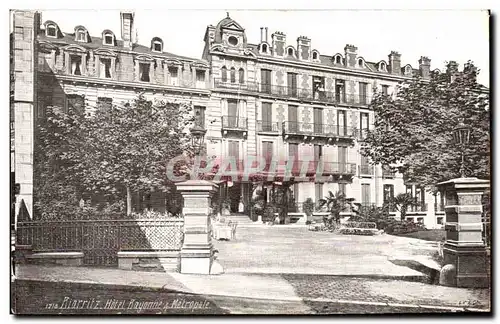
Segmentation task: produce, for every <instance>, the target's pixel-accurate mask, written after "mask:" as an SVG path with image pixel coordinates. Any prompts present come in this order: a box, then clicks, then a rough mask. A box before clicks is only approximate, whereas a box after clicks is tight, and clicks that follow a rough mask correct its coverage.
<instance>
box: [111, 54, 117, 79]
mask: <svg viewBox="0 0 500 324" xmlns="http://www.w3.org/2000/svg"><path fill="white" fill-rule="evenodd" d="M109 72H110V73H111V79H113V80H116V79H118V78H117V77H116V57H112V58H111V67H110V69H109Z"/></svg>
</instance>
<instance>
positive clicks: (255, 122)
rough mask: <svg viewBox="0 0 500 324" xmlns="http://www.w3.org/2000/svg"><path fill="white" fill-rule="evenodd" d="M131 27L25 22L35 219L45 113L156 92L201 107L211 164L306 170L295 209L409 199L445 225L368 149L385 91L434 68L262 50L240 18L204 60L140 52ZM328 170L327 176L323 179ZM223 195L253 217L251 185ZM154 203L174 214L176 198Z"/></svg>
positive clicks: (282, 47) (21, 166)
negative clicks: (364, 151)
mask: <svg viewBox="0 0 500 324" xmlns="http://www.w3.org/2000/svg"><path fill="white" fill-rule="evenodd" d="M117 19H118V17H117ZM119 19H120V20H121V31H120V33H119V35H118V34H115V32H114V31H111V30H108V29H104V30H103V31H102V33H101V34H100V35H90V34H89V33H88V31H87V29H86V28H85V26H75V28H74V30H70V31H62V30H60V28H59V26H58V25H57V23H56V22H53V21H45V22H42V20H41V14H40V13H37V12H33V11H16V12H14V13H13V31H12V35H11V136H12V139H13V140H12V145H11V161H12V166H13V168H12V169H11V172H13V174H14V177H15V182H16V183H19V184H20V185H21V192H20V195H19V197H18V198H19V199H18V202H19V201H21V200H23V201H24V204H25V205H26V208H27V209H28V211H29V213H30V214H31V213H32V190H33V189H32V184H33V155H32V147H33V145H34V143H35V139H34V136H35V135H34V134H35V132H34V125H35V123H36V120H37V118H43V117H44V112H45V109H46V108H47V107H48V106H60V107H64V108H65V109H83V107H86V108H87V109H101V108H103V107H104V108H105V107H106V106H108V105H113V104H116V105H120V104H122V103H124V102H127V101H130V100H133V99H134V98H136V97H137V95H138V93H144V95H145V96H146V97H147V98H150V99H153V100H154V99H160V100H165V99H167V100H169V101H178V102H185V103H189V104H190V105H192V106H193V108H194V109H193V111H194V113H195V114H196V115H197V121H198V126H199V127H202V128H203V129H205V130H206V134H205V142H206V147H205V149H206V154H207V156H212V157H217V158H220V159H222V160H224V159H225V158H227V157H232V158H234V159H235V160H236V161H245V160H248V159H249V157H258V158H261V157H262V158H263V159H264V160H265V161H268V162H271V160H274V161H278V162H281V161H283V162H286V161H287V160H288V159H289V157H292V158H293V159H294V160H295V161H296V162H299V164H300V161H304V163H305V164H306V165H307V167H306V173H305V175H303V176H302V177H300V176H298V174H295V171H293V172H294V175H297V176H296V177H294V178H293V184H292V185H291V187H290V189H291V190H290V199H289V201H291V202H292V204H293V205H294V206H297V207H296V208H297V209H298V210H297V211H300V209H301V207H300V206H301V204H302V202H304V201H305V200H306V199H307V198H311V199H312V200H313V201H316V202H317V201H318V200H319V199H320V198H323V197H324V196H325V195H327V193H328V191H333V192H337V191H340V192H343V193H345V194H346V196H348V197H352V198H354V199H355V201H356V202H359V203H361V204H362V205H364V206H370V205H375V206H381V205H382V204H383V203H384V202H386V201H388V200H389V199H390V197H393V196H395V195H397V194H398V193H401V192H408V193H410V194H411V195H412V196H413V197H415V199H416V201H418V206H415V207H411V208H410V210H409V211H408V213H407V216H406V217H407V219H411V220H413V221H415V222H422V223H424V224H425V225H426V226H427V227H428V228H436V227H440V226H441V225H442V224H444V222H445V220H444V211H443V209H442V208H441V206H442V204H441V199H440V197H439V195H437V196H434V195H432V194H431V193H429V192H426V191H425V190H424V188H421V187H419V186H418V184H414V183H408V182H405V179H404V178H403V175H401V174H398V173H395V174H394V173H391V172H389V171H388V170H387V169H386V168H384V167H383V166H380V165H372V164H371V163H370V161H369V160H368V159H367V158H365V157H363V156H362V155H361V154H360V145H359V141H360V140H362V139H363V137H364V136H366V131H367V130H368V129H370V128H371V127H372V126H373V121H374V113H373V111H372V110H370V108H369V104H370V101H371V99H372V97H373V95H374V93H375V92H377V91H379V92H382V93H384V94H387V95H392V93H393V92H394V91H395V88H396V86H397V85H398V83H400V82H402V81H404V80H408V79H410V78H412V77H413V76H414V75H415V74H419V75H421V76H422V77H423V78H429V74H430V73H431V70H430V59H429V58H427V57H421V58H420V60H419V66H418V67H412V66H411V65H409V64H403V63H402V61H401V54H399V53H397V52H395V51H392V52H390V53H389V55H388V57H387V59H382V58H381V59H379V60H375V61H372V60H369V59H368V58H366V59H365V58H364V57H363V56H362V55H361V54H362V53H359V52H358V49H357V47H356V46H354V45H349V44H348V45H346V46H345V47H344V49H343V51H339V52H338V53H336V54H334V55H324V54H321V52H320V50H321V49H316V48H315V47H314V46H313V42H312V40H311V39H309V38H308V37H305V36H300V37H298V38H297V39H296V40H294V41H293V42H290V40H287V38H286V34H285V33H283V32H274V33H272V34H270V35H269V34H268V29H267V28H261V37H260V40H251V41H250V40H247V38H246V34H245V29H244V28H243V26H241V25H240V24H238V22H236V21H235V20H233V19H232V18H230V17H229V15H228V16H227V17H225V18H224V19H222V20H221V21H219V22H218V23H217V24H216V25H215V26H214V25H209V26H208V27H207V28H206V31H205V35H204V42H205V46H204V50H203V53H202V55H201V57H200V58H189V57H184V56H181V55H177V54H172V53H169V52H168V41H166V42H165V43H164V41H163V40H162V39H160V38H158V37H155V38H153V39H152V40H151V41H150V43H149V44H147V45H140V44H137V43H136V42H135V39H134V38H135V37H134V35H135V25H134V13H132V12H121V13H120V17H119ZM200 32H201V31H200ZM325 50H326V49H325ZM30 150H31V151H30ZM30 152H31V153H30ZM318 164H321V165H322V170H321V171H322V172H321V176H316V170H317V167H318ZM279 168H280V167H278V169H279ZM294 170H295V168H294ZM220 185H221V188H223V191H224V193H225V194H226V195H227V196H228V197H230V198H231V209H232V211H233V212H238V210H239V211H241V205H243V212H244V213H248V211H249V201H250V199H251V194H252V193H251V185H250V183H249V182H245V181H239V182H227V181H226V182H222V183H221V184H220ZM138 199H140V198H138ZM148 199H149V203H150V204H152V206H154V207H158V208H160V209H161V208H165V207H164V206H165V204H164V202H165V201H166V199H167V197H165V195H164V194H162V193H156V194H153V195H152V196H150V197H148ZM18 205H19V204H18ZM161 206H163V207H161Z"/></svg>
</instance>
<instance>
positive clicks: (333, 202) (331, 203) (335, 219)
mask: <svg viewBox="0 0 500 324" xmlns="http://www.w3.org/2000/svg"><path fill="white" fill-rule="evenodd" d="M353 202H354V198H347V197H346V195H345V194H344V193H342V192H340V191H339V192H337V193H335V194H334V193H333V192H331V191H328V196H326V197H325V198H324V199H320V200H319V204H320V207H323V206H326V207H327V209H328V211H329V213H330V215H329V217H328V218H326V219H324V222H325V225H326V226H327V227H329V228H333V227H336V226H337V225H338V224H340V213H341V212H343V211H345V210H346V209H348V208H351V209H352V207H353Z"/></svg>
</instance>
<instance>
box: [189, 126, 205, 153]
mask: <svg viewBox="0 0 500 324" xmlns="http://www.w3.org/2000/svg"><path fill="white" fill-rule="evenodd" d="M190 131H191V144H192V145H193V149H194V154H195V155H200V153H201V150H202V148H203V144H204V143H205V133H206V132H207V130H206V129H204V128H203V127H200V126H195V127H193V128H191V129H190Z"/></svg>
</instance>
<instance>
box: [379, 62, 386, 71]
mask: <svg viewBox="0 0 500 324" xmlns="http://www.w3.org/2000/svg"><path fill="white" fill-rule="evenodd" d="M385 70H386V69H385V63H384V62H382V63H380V71H385Z"/></svg>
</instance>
